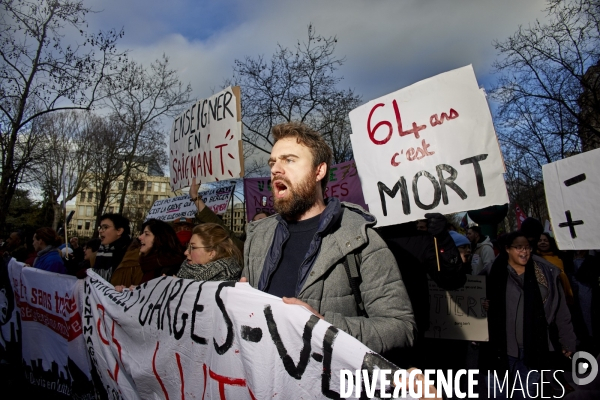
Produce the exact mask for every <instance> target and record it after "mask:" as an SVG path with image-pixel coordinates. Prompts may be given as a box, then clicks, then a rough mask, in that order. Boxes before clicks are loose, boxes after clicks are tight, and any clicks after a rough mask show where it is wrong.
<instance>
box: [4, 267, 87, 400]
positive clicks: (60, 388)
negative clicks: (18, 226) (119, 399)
mask: <svg viewBox="0 0 600 400" xmlns="http://www.w3.org/2000/svg"><path fill="white" fill-rule="evenodd" d="M23 265H24V264H23V263H19V262H16V261H15V260H14V259H12V260H11V262H10V263H9V265H8V272H9V276H10V281H11V284H12V291H13V294H14V299H15V302H16V305H17V309H18V312H19V315H20V318H21V324H20V326H19V328H20V329H21V333H20V334H21V350H22V358H23V360H22V365H23V371H24V373H25V379H26V380H27V382H28V383H30V384H31V385H33V386H38V387H41V388H44V389H47V390H48V391H50V392H52V393H53V394H54V395H64V396H66V397H65V398H77V399H85V398H89V399H91V398H93V397H94V389H93V384H92V376H91V364H90V363H89V359H88V357H87V353H86V348H85V343H84V341H83V329H82V321H81V314H80V312H79V311H80V308H79V307H78V305H77V301H76V293H77V292H78V290H79V289H78V288H79V287H81V288H83V281H80V280H79V279H77V278H75V277H73V276H68V275H63V274H57V273H54V272H47V271H43V270H41V269H37V268H29V267H24V266H23Z"/></svg>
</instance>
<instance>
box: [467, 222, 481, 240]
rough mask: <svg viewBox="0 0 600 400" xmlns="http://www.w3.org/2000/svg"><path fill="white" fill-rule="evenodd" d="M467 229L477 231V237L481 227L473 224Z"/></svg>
mask: <svg viewBox="0 0 600 400" xmlns="http://www.w3.org/2000/svg"><path fill="white" fill-rule="evenodd" d="M469 229H471V230H472V231H473V232H475V233H477V234H478V235H479V237H481V228H480V227H479V226H477V225H473V226H470V227H469Z"/></svg>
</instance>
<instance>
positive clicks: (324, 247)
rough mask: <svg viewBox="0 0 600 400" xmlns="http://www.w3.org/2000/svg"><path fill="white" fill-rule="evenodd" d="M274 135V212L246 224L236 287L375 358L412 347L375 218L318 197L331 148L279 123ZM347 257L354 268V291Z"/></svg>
mask: <svg viewBox="0 0 600 400" xmlns="http://www.w3.org/2000/svg"><path fill="white" fill-rule="evenodd" d="M273 136H274V138H275V144H274V145H273V150H272V151H271V157H270V158H269V166H270V168H271V187H272V191H273V198H274V203H275V210H276V211H277V213H278V214H275V215H272V216H270V217H268V218H264V219H262V220H260V221H257V222H253V223H250V226H249V228H248V236H247V239H246V244H245V248H244V265H245V268H244V270H243V272H242V275H243V278H242V281H247V282H249V283H250V285H252V286H253V287H256V288H258V289H259V290H262V291H264V292H267V293H270V294H272V295H275V296H278V297H282V298H283V301H284V302H285V303H287V304H296V305H301V306H304V307H306V308H307V309H308V310H309V311H311V312H312V313H313V314H315V315H316V316H318V317H319V318H322V319H325V320H326V321H327V322H329V323H331V324H332V325H334V326H336V327H337V328H339V329H342V330H343V331H345V332H347V333H348V334H350V335H352V336H354V337H355V338H357V339H358V340H360V341H361V342H362V343H364V344H365V345H366V346H368V347H369V348H371V349H372V350H374V351H376V352H379V353H382V352H387V351H389V350H392V349H395V348H399V347H405V346H410V345H411V344H412V341H413V333H414V329H415V321H414V316H413V312H412V307H411V304H410V300H409V298H408V295H407V293H406V288H405V287H404V283H403V282H402V278H401V276H400V272H399V270H398V266H397V265H396V261H395V259H394V256H393V255H392V253H391V252H390V250H389V249H388V248H387V246H386V245H385V242H384V241H383V240H382V239H381V238H380V237H379V236H378V235H377V234H376V233H375V232H374V231H373V229H372V227H373V226H374V225H375V222H376V220H375V217H374V216H372V215H371V214H369V213H368V212H366V211H365V210H364V209H362V208H361V207H360V206H357V205H355V204H350V203H341V202H340V201H339V200H338V199H337V198H334V197H331V198H328V199H326V200H325V199H324V198H323V194H324V192H325V188H326V186H327V181H328V178H329V166H330V164H331V159H332V152H331V149H330V148H329V146H328V145H327V143H326V142H325V141H324V140H323V138H322V137H321V135H320V134H318V133H317V132H315V131H313V130H312V129H310V128H309V127H307V126H305V125H303V124H300V123H286V124H281V125H277V126H275V127H274V128H273ZM350 257H352V258H354V260H352V261H356V262H353V263H352V264H353V265H354V264H357V265H358V268H357V271H358V274H359V279H356V280H354V279H353V282H354V283H355V284H354V285H352V284H351V283H350V279H349V276H350V273H349V272H347V270H346V268H348V267H347V265H348V258H350ZM344 264H346V266H345V265H344ZM348 271H349V270H348ZM352 276H354V274H353V275H352ZM352 286H354V288H355V289H354V291H353V289H352ZM357 290H359V291H360V296H357V293H356V291H357ZM360 298H362V303H361V304H360V306H359V304H358V302H359V299H360Z"/></svg>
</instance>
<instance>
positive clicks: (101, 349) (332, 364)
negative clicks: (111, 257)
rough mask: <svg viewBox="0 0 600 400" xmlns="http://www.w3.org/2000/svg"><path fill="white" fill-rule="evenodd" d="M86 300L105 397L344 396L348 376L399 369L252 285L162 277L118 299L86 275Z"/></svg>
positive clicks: (87, 327) (89, 338)
mask: <svg viewBox="0 0 600 400" xmlns="http://www.w3.org/2000/svg"><path fill="white" fill-rule="evenodd" d="M82 296H83V300H82V301H83V304H85V306H84V311H83V319H84V327H83V331H84V336H85V339H86V345H87V346H88V349H89V354H90V355H91V358H92V362H93V363H94V365H96V369H97V371H98V373H99V374H100V377H101V379H102V381H103V383H104V385H105V386H106V388H107V391H108V394H109V397H115V398H126V399H164V398H171V399H174V398H176V399H180V398H181V399H184V398H196V399H271V398H274V397H276V398H281V399H300V398H311V399H312V398H339V392H340V371H341V370H342V369H346V370H350V371H352V373H354V371H355V370H360V369H368V370H370V371H372V370H373V369H374V368H375V369H377V368H379V369H387V368H390V367H392V368H394V366H393V364H389V362H387V361H386V360H385V359H383V358H382V357H381V356H379V355H377V354H375V353H373V352H371V351H370V350H369V349H368V348H367V347H365V346H364V345H363V344H362V343H360V342H359V341H357V340H356V339H354V338H353V337H351V336H349V335H348V334H346V333H344V332H342V331H340V330H338V329H337V328H335V327H334V326H332V325H330V324H329V323H327V322H326V321H324V320H321V319H319V318H318V317H316V316H315V315H313V314H312V313H310V312H309V311H308V310H306V309H304V308H303V307H299V306H290V305H286V304H284V303H283V301H282V300H281V299H280V298H277V297H274V296H271V295H268V294H266V293H263V292H260V291H258V290H255V289H253V288H251V287H250V286H249V285H248V284H246V283H235V282H195V281H191V280H186V279H177V278H174V277H163V278H158V279H154V280H152V281H150V282H147V283H144V284H143V285H141V287H140V288H137V289H135V290H133V291H128V290H126V291H124V292H123V293H118V292H116V291H115V290H114V289H113V287H112V285H110V284H108V283H106V282H105V281H104V280H102V278H100V277H99V276H98V275H96V274H95V273H93V272H90V271H89V270H88V277H87V278H86V279H85V286H84V289H83V293H82ZM363 390H364V389H363ZM377 393H379V389H378V392H377Z"/></svg>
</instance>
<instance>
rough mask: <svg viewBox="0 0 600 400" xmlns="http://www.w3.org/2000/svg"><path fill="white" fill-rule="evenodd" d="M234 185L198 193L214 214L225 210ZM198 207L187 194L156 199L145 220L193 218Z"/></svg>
mask: <svg viewBox="0 0 600 400" xmlns="http://www.w3.org/2000/svg"><path fill="white" fill-rule="evenodd" d="M234 188H235V186H233V185H231V186H223V187H221V188H218V189H210V190H205V191H202V192H200V193H198V196H200V197H201V198H202V201H204V204H206V206H207V207H208V208H210V209H211V210H212V211H213V212H214V213H215V214H223V213H225V211H226V210H227V204H228V203H229V200H230V199H231V195H232V194H233V190H234ZM197 212H198V208H197V207H196V205H195V204H194V202H193V201H192V200H191V199H190V196H189V195H187V194H186V195H183V196H177V197H170V198H168V199H164V200H156V201H155V202H154V204H153V205H152V208H150V211H148V215H147V216H146V221H147V220H149V219H151V218H153V219H159V220H161V221H175V220H176V219H179V218H194V216H195V215H196V213H197Z"/></svg>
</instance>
